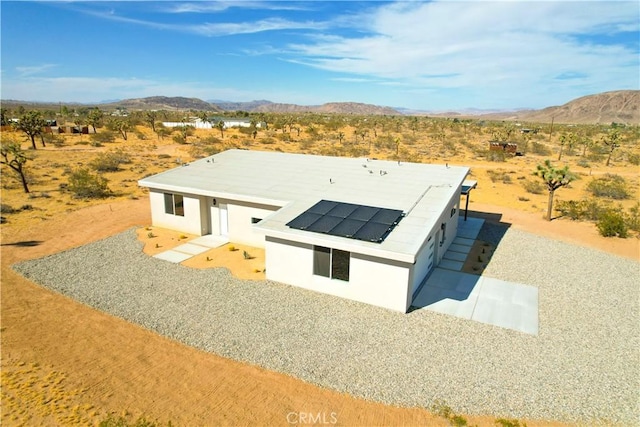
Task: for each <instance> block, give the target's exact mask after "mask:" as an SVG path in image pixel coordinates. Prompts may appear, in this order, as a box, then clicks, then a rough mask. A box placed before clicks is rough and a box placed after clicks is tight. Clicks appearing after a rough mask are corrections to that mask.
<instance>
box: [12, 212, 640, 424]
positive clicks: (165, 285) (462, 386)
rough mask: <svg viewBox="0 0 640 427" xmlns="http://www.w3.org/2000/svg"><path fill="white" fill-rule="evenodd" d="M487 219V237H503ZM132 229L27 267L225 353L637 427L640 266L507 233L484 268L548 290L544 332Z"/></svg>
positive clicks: (401, 395)
mask: <svg viewBox="0 0 640 427" xmlns="http://www.w3.org/2000/svg"><path fill="white" fill-rule="evenodd" d="M495 227H498V226H496V225H492V224H485V226H484V228H483V230H482V231H481V235H480V236H479V238H482V239H485V240H487V239H488V240H491V239H492V238H493V237H495V236H499V235H501V234H502V233H501V230H498V229H497V228H495ZM141 247H142V244H141V243H140V242H138V241H137V239H136V235H135V230H129V231H126V232H124V233H121V234H118V235H116V236H113V237H111V238H108V239H105V240H102V241H98V242H95V243H91V244H89V245H86V246H83V247H80V248H77V249H73V250H69V251H65V252H61V253H58V254H55V255H52V256H48V257H45V258H41V259H37V260H32V261H27V262H23V263H20V264H17V265H16V266H14V268H15V270H17V271H18V272H20V273H21V274H23V275H24V276H25V277H28V278H30V279H31V280H33V281H34V282H36V283H39V284H41V285H42V286H44V287H47V288H50V289H53V290H55V291H57V292H60V293H62V294H64V295H68V296H70V297H72V298H74V299H76V300H78V301H81V302H83V303H85V304H87V305H89V306H92V307H95V308H97V309H99V310H102V311H105V312H107V313H111V314H113V315H115V316H118V317H121V318H123V319H126V320H129V321H131V322H134V323H137V324H140V325H142V326H144V327H146V328H148V329H150V330H153V331H155V332H157V333H159V334H162V335H165V336H167V337H169V338H172V339H175V340H177V341H181V342H183V343H185V344H187V345H190V346H193V347H197V348H200V349H203V350H205V351H209V352H212V353H215V354H219V355H221V356H225V357H229V358H233V359H236V360H241V361H246V362H249V363H252V364H256V365H260V366H263V367H265V368H268V369H272V370H275V371H280V372H284V373H286V374H290V375H293V376H295V377H297V378H300V379H303V380H305V381H308V382H311V383H314V384H318V385H320V386H323V387H328V388H331V389H335V390H338V391H341V392H347V393H350V394H352V395H355V396H359V397H363V398H366V399H372V400H376V401H380V402H383V403H387V404H393V405H401V406H422V407H427V408H428V407H430V406H431V405H432V404H433V403H434V401H435V400H436V399H440V400H442V401H444V402H446V404H448V405H449V406H451V407H452V408H453V409H454V411H457V412H462V413H469V414H491V415H494V416H502V417H517V418H525V417H526V418H536V419H556V420H563V421H577V422H583V423H588V424H593V423H596V422H598V420H608V421H610V422H615V423H618V424H621V425H640V408H639V403H638V401H639V399H638V397H639V392H640V372H639V371H640V369H639V368H638V367H639V366H640V350H639V349H640V338H639V337H640V328H639V325H640V307H639V304H640V292H639V285H638V284H639V283H640V263H638V262H635V261H632V260H627V259H624V258H620V257H616V256H613V255H609V254H606V253H603V252H599V251H596V250H592V249H587V248H582V247H578V246H572V245H568V244H566V243H562V242H559V241H554V240H550V239H545V238H541V237H538V236H536V235H533V234H529V233H526V232H523V231H519V230H514V229H510V230H508V231H507V232H506V234H505V235H504V237H503V238H502V240H501V241H500V244H499V246H498V248H497V250H496V252H495V255H494V256H493V259H492V260H491V263H490V264H489V266H488V267H487V269H486V270H485V273H484V274H485V275H487V276H491V277H495V278H498V279H502V280H510V281H515V282H519V283H524V284H529V285H532V286H536V287H538V289H539V304H540V312H539V322H540V329H539V335H538V336H532V335H527V334H523V333H519V332H515V331H511V330H507V329H501V328H498V327H494V326H489V325H485V324H481V323H477V322H473V321H467V320H463V319H459V318H455V317H451V316H446V315H441V314H437V313H433V312H430V311H428V310H416V311H413V312H411V313H409V314H401V313H395V312H391V311H388V310H385V309H382V308H378V307H373V306H369V305H365V304H361V303H355V302H350V301H347V300H343V299H340V298H336V297H331V296H328V295H323V294H318V293H314V292H311V291H307V290H303V289H299V288H295V287H291V286H286V285H282V284H278V283H273V282H268V281H242V280H239V279H236V278H234V277H233V276H231V275H230V274H229V272H228V271H227V270H225V269H211V270H194V269H190V268H187V267H183V266H181V265H176V264H172V263H169V262H166V261H162V260H158V259H154V258H152V257H149V256H147V255H144V254H143V253H142V252H141Z"/></svg>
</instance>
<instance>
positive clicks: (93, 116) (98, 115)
mask: <svg viewBox="0 0 640 427" xmlns="http://www.w3.org/2000/svg"><path fill="white" fill-rule="evenodd" d="M103 116H104V115H103V114H102V111H100V109H99V108H93V109H92V110H91V111H89V114H88V115H87V123H88V124H89V125H91V127H92V128H93V133H97V132H98V131H97V130H96V126H101V125H102V117H103Z"/></svg>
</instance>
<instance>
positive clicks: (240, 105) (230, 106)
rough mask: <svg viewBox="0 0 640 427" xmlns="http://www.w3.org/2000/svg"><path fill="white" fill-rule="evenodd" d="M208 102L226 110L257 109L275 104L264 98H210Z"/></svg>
mask: <svg viewBox="0 0 640 427" xmlns="http://www.w3.org/2000/svg"><path fill="white" fill-rule="evenodd" d="M208 102H209V103H211V104H214V105H216V106H218V107H220V108H222V109H223V110H225V111H256V109H257V108H258V107H261V106H263V105H269V104H273V102H271V101H267V100H264V99H262V100H258V101H249V102H234V101H221V100H218V99H210V100H209V101H208Z"/></svg>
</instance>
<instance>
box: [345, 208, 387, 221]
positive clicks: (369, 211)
mask: <svg viewBox="0 0 640 427" xmlns="http://www.w3.org/2000/svg"><path fill="white" fill-rule="evenodd" d="M378 212H380V208H372V207H371V206H358V209H356V210H355V211H353V213H352V214H351V215H349V218H351V219H358V220H360V221H369V220H370V219H371V218H373V216H374V215H375V214H377V213H378Z"/></svg>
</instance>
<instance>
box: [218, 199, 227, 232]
mask: <svg viewBox="0 0 640 427" xmlns="http://www.w3.org/2000/svg"><path fill="white" fill-rule="evenodd" d="M220 235H221V236H228V235H229V213H228V211H227V205H226V203H221V204H220Z"/></svg>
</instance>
